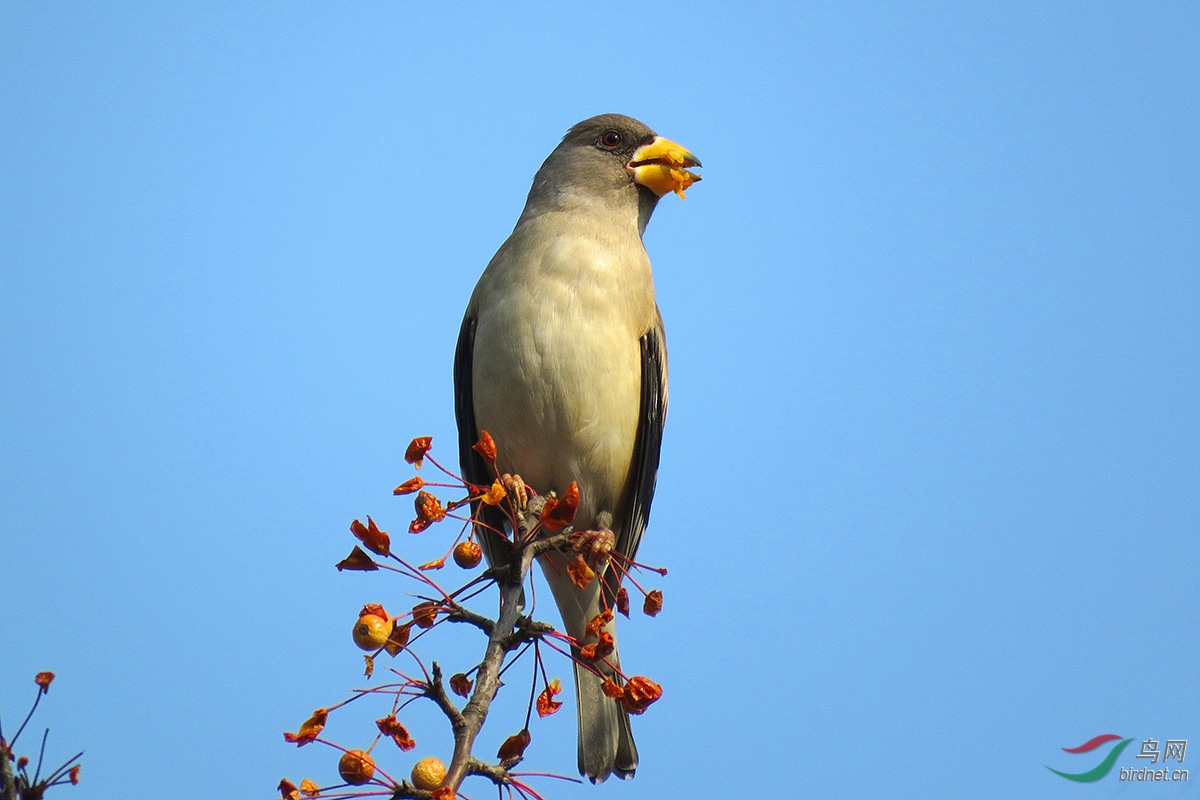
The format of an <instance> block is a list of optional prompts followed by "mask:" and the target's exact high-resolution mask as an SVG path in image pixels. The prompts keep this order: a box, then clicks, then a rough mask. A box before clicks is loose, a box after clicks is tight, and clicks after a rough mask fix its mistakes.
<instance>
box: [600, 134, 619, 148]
mask: <svg viewBox="0 0 1200 800" xmlns="http://www.w3.org/2000/svg"><path fill="white" fill-rule="evenodd" d="M600 144H602V145H604V146H605V147H607V148H608V149H609V150H612V149H614V148H616V147H619V146H620V144H621V134H619V133H617V132H616V131H605V132H604V135H603V136H601V137H600Z"/></svg>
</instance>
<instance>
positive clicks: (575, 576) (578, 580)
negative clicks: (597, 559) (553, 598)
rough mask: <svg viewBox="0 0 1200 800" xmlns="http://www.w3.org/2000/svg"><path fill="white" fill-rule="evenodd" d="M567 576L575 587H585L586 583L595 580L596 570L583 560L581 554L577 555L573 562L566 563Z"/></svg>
mask: <svg viewBox="0 0 1200 800" xmlns="http://www.w3.org/2000/svg"><path fill="white" fill-rule="evenodd" d="M567 577H569V578H570V579H571V583H573V584H575V586H576V587H578V588H580V589H586V588H587V587H588V584H589V583H591V582H592V581H593V580H595V578H596V572H595V570H593V569H592V568H591V567H589V566H588V563H587V562H586V561H584V560H583V556H579V555H577V556H575V563H574V564H567Z"/></svg>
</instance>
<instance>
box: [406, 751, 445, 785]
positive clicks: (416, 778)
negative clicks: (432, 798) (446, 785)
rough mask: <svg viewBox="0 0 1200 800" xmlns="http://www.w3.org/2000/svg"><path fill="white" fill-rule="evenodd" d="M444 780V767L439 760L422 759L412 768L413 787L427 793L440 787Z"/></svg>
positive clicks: (432, 758)
mask: <svg viewBox="0 0 1200 800" xmlns="http://www.w3.org/2000/svg"><path fill="white" fill-rule="evenodd" d="M444 780H446V765H445V764H443V763H442V762H441V760H440V759H437V758H434V757H433V756H430V757H429V758H422V759H421V760H420V761H418V762H417V763H416V764H414V765H413V768H412V782H413V786H415V787H417V788H418V789H424V790H425V791H427V792H429V791H432V790H434V789H436V788H437V787H439V786H441V785H442V781H444Z"/></svg>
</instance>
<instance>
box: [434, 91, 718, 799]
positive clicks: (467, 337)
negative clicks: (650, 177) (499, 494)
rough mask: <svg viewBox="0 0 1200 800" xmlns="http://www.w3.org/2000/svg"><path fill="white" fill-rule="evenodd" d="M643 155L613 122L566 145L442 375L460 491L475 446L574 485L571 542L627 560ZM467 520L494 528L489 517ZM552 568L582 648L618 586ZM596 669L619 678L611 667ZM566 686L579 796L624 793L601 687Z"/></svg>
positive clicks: (638, 138) (642, 500)
mask: <svg viewBox="0 0 1200 800" xmlns="http://www.w3.org/2000/svg"><path fill="white" fill-rule="evenodd" d="M654 142H665V140H661V139H658V138H657V137H656V135H655V133H654V132H653V131H652V130H650V129H649V128H648V127H646V126H645V125H644V124H642V123H641V122H638V121H637V120H634V119H631V118H629V117H625V116H621V115H616V114H605V115H602V116H599V117H593V118H592V119H589V120H585V121H583V122H581V123H579V124H578V125H576V126H574V127H573V128H571V130H570V131H568V133H567V135H566V136H565V137H564V138H563V140H562V143H561V144H559V146H558V147H557V148H555V150H554V151H553V152H552V153H551V154H550V156H549V157H548V158H547V159H546V161H545V163H544V164H543V165H542V167H541V169H539V170H538V172H537V175H536V176H535V177H534V179H533V186H532V188H531V189H530V191H529V197H528V199H527V201H526V204H525V209H524V211H523V212H522V214H521V217H520V219H519V220H518V221H517V224H516V227H515V228H514V230H513V232H512V235H511V236H509V238H508V240H507V241H505V242H504V244H503V245H501V247H500V249H499V251H497V253H496V255H495V256H494V257H493V258H492V260H491V262H490V263H489V264H488V266H487V269H486V270H484V273H483V275H482V277H481V278H480V279H479V283H478V285H477V286H476V287H475V292H474V293H473V295H472V296H471V300H470V303H469V304H468V306H467V311H466V315H465V316H464V319H463V325H462V329H461V332H460V336H459V342H458V349H457V352H456V354H455V367H454V375H455V395H456V415H457V418H458V428H459V450H460V461H461V466H462V470H463V476H464V477H465V478H466V479H467V480H470V481H471V482H473V483H478V484H487V483H490V482H491V480H492V475H491V473H490V469H489V468H488V467H487V466H486V465H485V464H484V463H483V461H482V459H480V458H479V457H478V455H477V454H475V452H474V451H473V450H472V449H471V445H473V444H474V443H475V442H476V441H477V440H478V438H479V433H480V431H482V430H487V431H488V432H489V433H490V434H491V435H492V437H493V438H494V439H495V441H496V444H497V448H498V450H499V467H500V469H501V471H502V472H512V473H519V474H520V475H521V477H522V478H524V480H525V481H526V483H528V484H529V485H530V486H532V487H534V488H535V489H536V490H537V491H538V492H541V493H543V494H544V493H546V492H549V491H555V492H558V493H560V494H561V493H562V491H563V490H564V489H566V488H567V486H568V485H569V484H570V482H571V481H576V482H577V483H578V485H579V490H580V505H579V510H578V512H577V514H576V517H575V529H576V530H595V529H600V528H608V529H611V530H612V531H613V533H614V534H615V536H616V549H617V550H618V551H619V552H621V553H623V554H625V555H626V556H628V557H630V558H632V557H633V556H634V554H635V553H636V552H637V548H638V544H639V542H640V541H641V537H642V533H643V531H644V530H645V527H646V522H647V520H648V518H649V514H650V502H651V499H652V497H653V494H654V484H655V478H656V475H657V471H658V454H659V446H660V443H661V440H662V425H663V420H664V418H665V416H666V407H667V357H666V346H665V339H664V335H663V327H662V318H661V316H660V315H659V311H658V306H657V304H656V302H655V297H654V282H653V277H652V274H651V270H650V260H649V257H648V256H647V254H646V250H645V247H644V246H643V244H642V233H643V231H644V230H645V227H646V223H647V222H648V221H649V219H650V215H651V213H652V212H653V210H654V207H655V204H656V203H657V202H658V198H659V194H658V193H657V192H656V191H655V190H652V189H650V188H648V187H647V186H646V185H642V183H641V182H639V180H640V178H639V176H638V175H637V171H636V167H637V163H638V162H634V161H633V159H634V154H635V153H646V152H648V150H647V149H646V146H647V145H650V144H651V143H654ZM667 144H671V145H672V146H674V147H678V146H677V145H673V143H669V142H668V143H667ZM680 151H681V152H686V151H682V149H680ZM688 155H689V156H690V154H688ZM688 163H689V164H696V165H698V162H696V161H690V162H688ZM477 513H482V514H485V515H488V514H490V515H492V516H491V518H490V519H489V520H488V521H489V524H493V525H496V526H498V527H499V526H502V525H503V522H502V520H501V519H500V518H498V517H497V516H495V510H494V509H490V508H487V507H482V506H481V507H480V508H479V509H478V510H477ZM480 538H481V543H482V544H483V546H484V550H485V552H486V553H487V555H488V560H489V562H491V563H496V562H497V561H498V560H502V559H503V558H504V548H505V547H506V544H505V543H504V542H503V541H502V540H499V538H498V537H496V536H494V535H488V534H487V533H486V532H485V531H484V530H483V529H482V528H480ZM550 561H553V562H557V563H548V562H550ZM562 561H563V559H562V557H561V556H558V555H557V554H555V555H553V556H548V557H543V563H542V568H543V569H542V572H543V574H544V576H545V579H546V582H547V583H548V584H549V586H550V589H551V591H552V593H553V595H554V599H555V601H556V603H557V605H558V608H559V611H560V612H561V614H562V618H563V623H564V626H565V627H566V631H567V633H569V634H570V635H572V636H574V637H576V638H577V639H580V640H583V638H584V635H585V626H586V625H587V623H588V621H590V620H591V619H592V618H593V617H595V616H596V614H598V613H599V612H600V610H601V608H602V606H603V605H606V604H607V605H610V606H611V604H612V602H613V598H614V597H615V593H616V590H617V587H618V579H617V576H616V574H615V572H614V571H613V570H612V569H611V568H610V569H609V570H608V572H607V574H606V575H604V576H603V581H593V582H592V583H591V585H590V586H589V587H588V588H587V589H584V590H580V589H578V588H576V587H575V586H574V585H573V584H572V583H571V582H570V580H569V578H568V577H567V574H566V571H565V569H564V564H563V563H562ZM602 593H603V594H604V598H602ZM608 630H609V632H610V633H612V634H613V635H614V636H615V629H614V628H613V627H612V626H611V625H610V626H609V628H608ZM609 661H610V662H611V663H612V665H613V666H618V665H619V661H618V659H617V654H616V653H615V652H614V653H613V655H612V656H610V657H609ZM595 666H596V668H597V669H598V670H599V671H600V672H601V673H602V674H605V675H613V674H615V673H614V671H613V669H612V667H610V666H607V665H605V664H604V663H603V662H598V663H596V664H595ZM575 682H576V698H577V710H578V715H579V771H580V773H581V774H583V775H586V776H587V777H588V778H590V779H591V780H592V781H593V782H595V783H599V782H601V781H603V780H604V779H605V778H607V777H608V775H609V774H611V773H616V774H617V775H618V776H620V777H622V778H628V777H632V775H633V773H634V770H635V769H636V768H637V764H638V756H637V748H636V747H635V745H634V742H633V735H632V732H631V731H630V725H629V716H628V714H626V713H625V711H624V709H623V708H622V707H621V706H620V704H619V703H617V702H616V701H614V700H612V699H611V698H608V697H606V696H605V695H604V694H603V692H602V690H601V686H602V683H603V679H602V678H601V677H599V676H597V675H596V674H594V673H592V672H591V671H589V670H587V669H586V668H584V667H581V666H579V665H576V667H575ZM618 682H619V681H618Z"/></svg>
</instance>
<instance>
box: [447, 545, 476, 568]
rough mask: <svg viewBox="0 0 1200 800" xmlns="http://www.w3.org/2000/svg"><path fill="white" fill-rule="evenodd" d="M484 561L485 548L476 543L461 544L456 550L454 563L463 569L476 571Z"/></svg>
mask: <svg viewBox="0 0 1200 800" xmlns="http://www.w3.org/2000/svg"><path fill="white" fill-rule="evenodd" d="M482 560H483V548H482V547H480V546H479V545H478V544H477V543H475V542H472V541H470V540H468V541H465V542H459V543H458V545H457V546H455V548H454V563H455V564H458V565H459V566H460V567H462V568H463V569H475V568H476V567H478V566H479V562H480V561H482Z"/></svg>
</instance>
